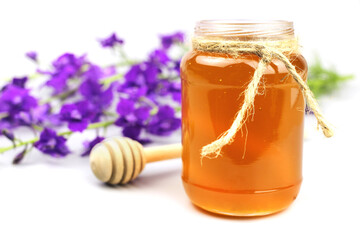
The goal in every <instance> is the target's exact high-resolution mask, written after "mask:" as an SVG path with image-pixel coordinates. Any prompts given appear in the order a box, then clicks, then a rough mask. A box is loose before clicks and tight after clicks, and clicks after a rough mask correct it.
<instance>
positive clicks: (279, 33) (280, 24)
mask: <svg viewBox="0 0 360 240" xmlns="http://www.w3.org/2000/svg"><path fill="white" fill-rule="evenodd" d="M195 36H196V37H225V38H229V37H230V38H240V39H276V40H278V39H288V38H293V37H294V26H293V22H291V21H286V20H248V19H233V20H226V19H219V20H201V21H199V22H197V23H196V27H195Z"/></svg>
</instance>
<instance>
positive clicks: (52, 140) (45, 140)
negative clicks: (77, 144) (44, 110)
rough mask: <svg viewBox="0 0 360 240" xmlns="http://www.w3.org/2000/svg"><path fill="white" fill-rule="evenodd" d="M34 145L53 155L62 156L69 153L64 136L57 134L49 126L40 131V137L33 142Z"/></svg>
mask: <svg viewBox="0 0 360 240" xmlns="http://www.w3.org/2000/svg"><path fill="white" fill-rule="evenodd" d="M34 146H35V147H36V148H37V149H39V150H40V151H41V152H43V153H45V154H48V155H51V156H53V157H64V156H66V155H67V154H69V153H70V150H69V148H68V147H67V146H66V138H64V137H62V136H58V135H57V134H56V132H55V131H54V130H52V129H49V128H45V129H44V130H43V131H42V132H41V134H40V139H39V140H38V141H37V142H35V143H34Z"/></svg>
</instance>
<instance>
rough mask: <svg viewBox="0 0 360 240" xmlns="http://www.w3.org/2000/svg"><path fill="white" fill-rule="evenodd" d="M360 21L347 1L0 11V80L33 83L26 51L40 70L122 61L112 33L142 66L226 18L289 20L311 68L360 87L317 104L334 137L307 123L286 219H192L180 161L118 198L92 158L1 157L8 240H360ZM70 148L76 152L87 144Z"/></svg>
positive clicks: (0, 211)
mask: <svg viewBox="0 0 360 240" xmlns="http://www.w3.org/2000/svg"><path fill="white" fill-rule="evenodd" d="M359 16H360V1H351V0H349V1H346V0H343V1H314V0H313V1H285V0H284V1H277V0H270V1H250V0H249V1H240V0H236V1H227V0H217V1H210V0H208V1H195V0H193V1H156V0H152V1H135V0H133V1H120V0H117V1H109V0H102V1H75V0H72V1H71V0H62V1H29V0H23V1H16V0H12V1H10V0H8V1H6V0H1V2H0V79H3V78H6V77H10V76H13V75H22V74H26V73H31V72H33V71H34V66H33V65H32V64H31V63H30V62H29V61H28V60H27V59H25V58H24V53H25V52H26V51H29V50H36V51H38V52H39V54H40V59H41V60H42V62H43V63H49V62H50V61H51V60H52V59H54V58H55V57H57V56H58V55H59V54H61V53H63V52H65V51H69V52H74V53H76V54H82V53H88V56H89V58H90V59H91V60H93V61H95V62H98V63H99V64H102V63H107V62H108V61H111V60H113V59H114V56H113V55H111V53H110V52H109V51H106V50H102V49H101V48H100V47H99V45H98V43H97V41H96V39H98V38H101V37H104V36H107V35H108V34H110V33H111V32H113V31H115V32H117V33H118V35H120V36H123V37H124V38H125V40H126V50H127V51H128V52H129V54H130V55H131V56H134V57H142V56H145V54H146V53H147V52H148V51H150V50H151V49H152V48H153V47H155V46H157V44H158V42H157V36H158V34H160V33H170V32H173V31H176V30H184V31H186V32H187V33H189V34H190V33H191V32H192V29H193V27H194V25H195V22H196V21H198V20H201V19H221V18H226V19H231V18H250V19H261V18H262V19H285V20H293V21H294V22H295V29H296V32H297V33H298V36H299V37H300V41H301V43H302V45H303V46H304V48H303V53H304V55H305V57H306V58H307V59H308V61H309V62H311V60H312V59H313V57H314V52H316V53H318V55H319V56H320V57H321V59H322V60H323V61H324V62H325V63H326V64H327V65H328V66H330V65H333V66H335V67H336V69H338V70H339V71H340V72H342V73H353V74H355V75H356V76H357V77H356V79H354V80H352V81H351V82H349V83H347V84H346V85H345V86H344V87H343V88H342V89H341V90H340V91H339V92H337V93H335V94H333V95H332V96H329V97H326V98H323V99H321V106H322V108H323V111H324V112H325V115H326V116H327V117H328V119H329V120H330V121H331V122H332V123H333V125H335V126H336V135H335V136H334V137H333V138H332V139H325V138H324V137H322V136H321V134H320V133H319V132H316V130H315V125H316V123H315V120H314V119H313V118H312V117H307V119H306V127H305V129H306V133H307V137H306V139H305V143H304V144H305V145H304V169H303V171H304V172H303V176H304V181H303V185H302V189H301V191H300V195H299V197H298V199H297V200H296V201H295V202H294V204H293V205H292V206H291V207H290V208H289V209H288V210H286V211H284V212H282V213H279V214H276V215H273V216H269V217H262V218H251V219H241V218H240V219H239V218H229V217H220V216H216V215H212V214H208V213H205V212H203V211H201V210H199V209H197V208H195V207H194V206H193V205H192V204H191V203H190V201H189V200H188V198H187V196H186V195H185V193H184V191H183V188H182V184H181V180H180V174H181V162H180V160H179V159H177V160H173V161H168V162H162V163H156V164H151V165H149V166H147V167H146V169H145V170H144V172H143V173H142V174H141V176H140V177H139V179H138V180H137V181H135V182H134V183H133V184H131V185H128V186H125V187H116V188H110V187H107V186H104V185H103V184H101V183H99V182H98V181H97V180H96V179H95V178H94V177H93V176H92V174H91V171H90V169H89V167H88V160H87V159H86V158H79V157H77V155H72V156H70V157H68V158H66V159H64V160H52V159H50V158H47V157H44V156H43V155H42V154H40V153H38V152H36V151H34V152H33V153H32V154H31V155H30V156H29V157H28V158H27V159H26V160H25V161H24V163H23V164H22V165H19V166H12V165H11V156H12V154H14V153H8V154H6V155H1V156H0V239H140V238H149V239H185V238H186V239H195V237H197V238H201V239H220V238H221V239H265V238H266V239H329V238H336V239H360V232H359V231H360V230H359V222H360V221H359V215H360V207H359V205H360V194H359V191H360V155H359V149H360V140H359V136H360V130H359V125H360V117H359V114H358V113H359V111H360V110H359V103H360V91H359V90H360V84H359V76H360V71H359V69H360V61H359V59H358V58H359V54H360V50H359V49H360V48H359V44H360V40H359V29H360V17H359ZM178 136H179V135H175V136H174V137H173V138H171V139H170V140H169V141H179V137H178ZM164 141H165V140H164ZM4 144H6V143H5V142H1V143H0V145H1V146H3V145H4ZM71 146H72V149H73V150H75V151H79V150H80V144H79V136H75V137H74V138H73V139H72V140H71Z"/></svg>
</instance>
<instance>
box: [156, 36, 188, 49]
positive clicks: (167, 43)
mask: <svg viewBox="0 0 360 240" xmlns="http://www.w3.org/2000/svg"><path fill="white" fill-rule="evenodd" d="M160 39H161V45H162V47H163V48H164V49H169V48H170V47H171V46H172V45H173V44H174V43H179V42H180V43H183V42H184V39H185V34H184V33H182V32H176V33H174V34H169V35H163V36H161V37H160Z"/></svg>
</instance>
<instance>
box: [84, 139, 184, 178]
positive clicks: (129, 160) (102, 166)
mask: <svg viewBox="0 0 360 240" xmlns="http://www.w3.org/2000/svg"><path fill="white" fill-rule="evenodd" d="M181 151H182V146H181V144H180V143H179V144H170V145H163V146H155V147H148V148H144V147H143V146H142V145H141V144H140V143H139V142H137V141H134V140H132V139H130V138H122V137H114V138H108V139H105V140H104V141H102V142H101V143H98V144H97V145H96V146H95V147H94V148H93V149H92V151H91V153H90V166H91V169H92V171H93V173H94V175H95V176H96V177H97V178H98V179H99V180H100V181H102V182H105V183H109V184H126V183H128V182H130V181H131V180H133V179H135V178H136V177H137V176H138V175H139V174H140V172H141V171H142V170H143V169H144V167H145V164H146V163H149V162H156V161H162V160H166V159H172V158H179V157H181Z"/></svg>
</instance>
